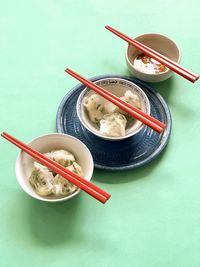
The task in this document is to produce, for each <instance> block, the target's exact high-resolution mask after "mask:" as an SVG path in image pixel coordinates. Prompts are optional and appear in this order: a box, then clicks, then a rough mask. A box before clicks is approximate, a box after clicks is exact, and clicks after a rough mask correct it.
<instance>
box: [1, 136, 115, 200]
mask: <svg viewBox="0 0 200 267" xmlns="http://www.w3.org/2000/svg"><path fill="white" fill-rule="evenodd" d="M1 136H2V137H4V138H5V139H7V140H8V141H9V142H11V143H13V144H14V145H16V146H17V147H19V148H20V149H22V150H23V151H24V152H26V153H27V154H29V155H30V156H31V157H33V158H35V159H36V160H38V161H39V162H40V163H42V164H43V165H45V166H47V167H48V168H49V169H51V170H52V171H54V172H55V173H58V174H60V175H61V176H62V177H64V178H65V179H67V180H68V181H70V182H71V183H73V184H74V185H76V186H77V187H79V188H80V189H82V190H83V191H85V192H86V193H88V194H90V195H91V196H93V197H94V198H96V199H97V200H99V201H100V202H102V203H105V202H106V201H107V200H108V199H109V198H110V197H111V195H110V194H109V193H107V192H105V191H104V190H102V189H100V188H99V187H97V186H95V185H94V184H92V183H90V182H88V181H87V180H85V179H83V178H82V177H80V176H78V175H77V174H75V173H73V172H71V171H69V170H67V169H66V168H64V167H63V166H62V165H60V164H58V163H57V162H55V161H53V160H51V159H48V158H47V157H46V156H44V155H43V154H41V153H40V152H38V151H36V150H34V149H32V148H31V147H29V146H27V145H26V144H24V143H22V142H21V141H19V140H17V139H16V138H14V137H13V136H11V135H9V134H8V133H5V132H3V133H2V134H1Z"/></svg>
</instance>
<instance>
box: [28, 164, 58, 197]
mask: <svg viewBox="0 0 200 267" xmlns="http://www.w3.org/2000/svg"><path fill="white" fill-rule="evenodd" d="M34 167H35V168H34V169H33V171H32V173H31V176H30V178H29V181H30V184H31V185H32V186H33V187H34V188H35V191H36V193H37V194H38V195H40V196H48V195H50V194H51V193H52V188H53V186H52V183H51V181H52V180H53V178H54V177H53V174H52V172H51V171H50V170H49V169H48V168H47V167H46V166H43V165H41V164H40V163H38V162H34Z"/></svg>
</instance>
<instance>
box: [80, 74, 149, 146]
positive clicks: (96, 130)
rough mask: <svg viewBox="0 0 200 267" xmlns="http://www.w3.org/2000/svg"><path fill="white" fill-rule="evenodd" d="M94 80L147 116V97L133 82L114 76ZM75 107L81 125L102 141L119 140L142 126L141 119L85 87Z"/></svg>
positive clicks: (139, 129) (134, 132) (129, 135)
mask: <svg viewBox="0 0 200 267" xmlns="http://www.w3.org/2000/svg"><path fill="white" fill-rule="evenodd" d="M94 83H95V84H97V85H99V86H100V87H102V88H104V89H105V90H107V91H109V92H110V93H112V94H114V95H116V96H118V97H120V98H121V99H123V100H124V101H126V102H127V103H129V104H131V105H133V106H134V107H136V108H138V109H140V110H141V111H143V112H144V113H146V114H148V115H150V103H149V100H148V97H147V96H146V94H145V93H144V91H143V90H142V89H141V88H140V87H139V86H138V85H136V84H135V83H133V82H130V81H128V80H125V79H122V78H115V77H113V78H104V79H100V80H98V81H96V82H94ZM76 110H77V115H78V117H79V120H80V122H81V123H82V125H83V126H84V127H85V128H86V129H87V130H88V131H90V132H91V133H93V134H94V135H96V136H98V137H100V138H103V139H106V140H110V141H119V140H123V139H125V138H129V137H131V136H133V135H135V134H137V133H138V132H139V131H141V130H142V128H143V127H144V125H143V123H142V122H140V121H139V120H136V119H135V118H133V117H132V116H130V115H129V114H127V113H126V112H124V111H123V110H121V109H120V108H119V107H117V106H115V105H114V104H113V103H111V102H109V101H108V100H106V99H105V98H103V97H101V96H100V95H99V94H97V93H96V92H94V91H93V90H90V89H89V88H85V89H84V90H83V91H82V93H81V94H80V96H79V98H78V100H77V106H76Z"/></svg>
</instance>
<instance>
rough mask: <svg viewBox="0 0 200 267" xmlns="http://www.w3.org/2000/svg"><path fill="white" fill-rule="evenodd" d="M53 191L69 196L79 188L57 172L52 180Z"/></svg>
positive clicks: (56, 193)
mask: <svg viewBox="0 0 200 267" xmlns="http://www.w3.org/2000/svg"><path fill="white" fill-rule="evenodd" d="M52 186H53V188H52V192H53V194H55V195H56V196H67V195H71V194H72V193H73V192H74V191H76V190H77V186H75V185H74V184H72V183H71V182H69V181H68V180H67V179H65V178H63V177H62V176H60V175H59V174H57V175H56V176H55V177H54V178H53V180H52Z"/></svg>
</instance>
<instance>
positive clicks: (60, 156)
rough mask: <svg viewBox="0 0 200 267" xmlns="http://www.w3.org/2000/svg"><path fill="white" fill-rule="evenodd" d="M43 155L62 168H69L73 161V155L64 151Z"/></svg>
mask: <svg viewBox="0 0 200 267" xmlns="http://www.w3.org/2000/svg"><path fill="white" fill-rule="evenodd" d="M44 155H45V156H46V157H48V158H49V159H52V160H54V161H56V162H57V163H59V164H61V165H62V166H64V167H68V166H70V165H71V164H72V163H73V162H74V161H75V157H74V155H73V154H72V153H70V152H68V151H66V150H55V151H51V152H49V153H46V154H44Z"/></svg>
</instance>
